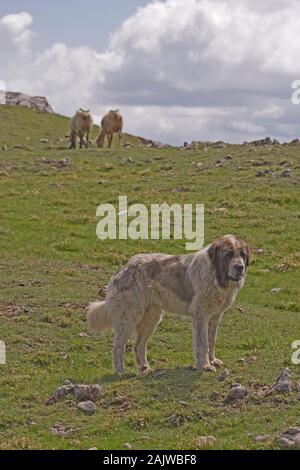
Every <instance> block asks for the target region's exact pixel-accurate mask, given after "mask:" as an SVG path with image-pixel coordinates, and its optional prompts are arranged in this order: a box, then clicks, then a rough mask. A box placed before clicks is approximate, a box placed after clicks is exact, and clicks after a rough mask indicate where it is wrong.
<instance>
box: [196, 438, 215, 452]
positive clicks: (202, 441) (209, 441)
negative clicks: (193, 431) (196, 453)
mask: <svg viewBox="0 0 300 470" xmlns="http://www.w3.org/2000/svg"><path fill="white" fill-rule="evenodd" d="M216 441H217V439H216V438H215V437H214V436H198V437H196V439H195V444H196V446H197V447H198V448H199V449H201V448H202V447H208V446H212V445H214V444H215V442H216Z"/></svg>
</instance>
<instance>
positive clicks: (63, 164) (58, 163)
mask: <svg viewBox="0 0 300 470" xmlns="http://www.w3.org/2000/svg"><path fill="white" fill-rule="evenodd" d="M68 165H69V159H68V157H66V158H63V159H62V160H57V161H56V162H55V163H54V166H55V168H58V169H60V168H66V167H67V166H68Z"/></svg>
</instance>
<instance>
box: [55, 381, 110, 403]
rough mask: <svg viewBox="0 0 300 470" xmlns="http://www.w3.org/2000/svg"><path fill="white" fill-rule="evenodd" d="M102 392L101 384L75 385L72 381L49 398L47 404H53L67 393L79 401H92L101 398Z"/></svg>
mask: <svg viewBox="0 0 300 470" xmlns="http://www.w3.org/2000/svg"><path fill="white" fill-rule="evenodd" d="M101 394H102V389H101V387H100V385H98V384H96V385H74V384H72V383H70V384H67V385H64V386H62V387H59V388H58V389H57V390H56V391H55V392H54V393H53V394H52V395H51V396H50V397H49V399H48V401H47V403H46V405H53V404H54V403H56V402H57V401H59V400H60V399H61V398H65V397H66V396H67V395H73V397H74V398H75V400H77V401H78V402H79V401H88V400H89V401H92V402H96V401H97V400H99V398H100V397H101Z"/></svg>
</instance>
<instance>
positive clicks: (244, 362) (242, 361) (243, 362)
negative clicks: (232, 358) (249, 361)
mask: <svg viewBox="0 0 300 470" xmlns="http://www.w3.org/2000/svg"><path fill="white" fill-rule="evenodd" d="M238 362H240V363H241V364H246V359H245V358H244V357H240V359H239V361H238Z"/></svg>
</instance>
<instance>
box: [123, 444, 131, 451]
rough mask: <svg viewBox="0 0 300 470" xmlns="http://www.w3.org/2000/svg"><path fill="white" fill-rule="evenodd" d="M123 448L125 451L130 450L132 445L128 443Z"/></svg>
mask: <svg viewBox="0 0 300 470" xmlns="http://www.w3.org/2000/svg"><path fill="white" fill-rule="evenodd" d="M124 447H125V449H128V450H131V449H132V445H131V444H130V443H129V442H125V444H124Z"/></svg>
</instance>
